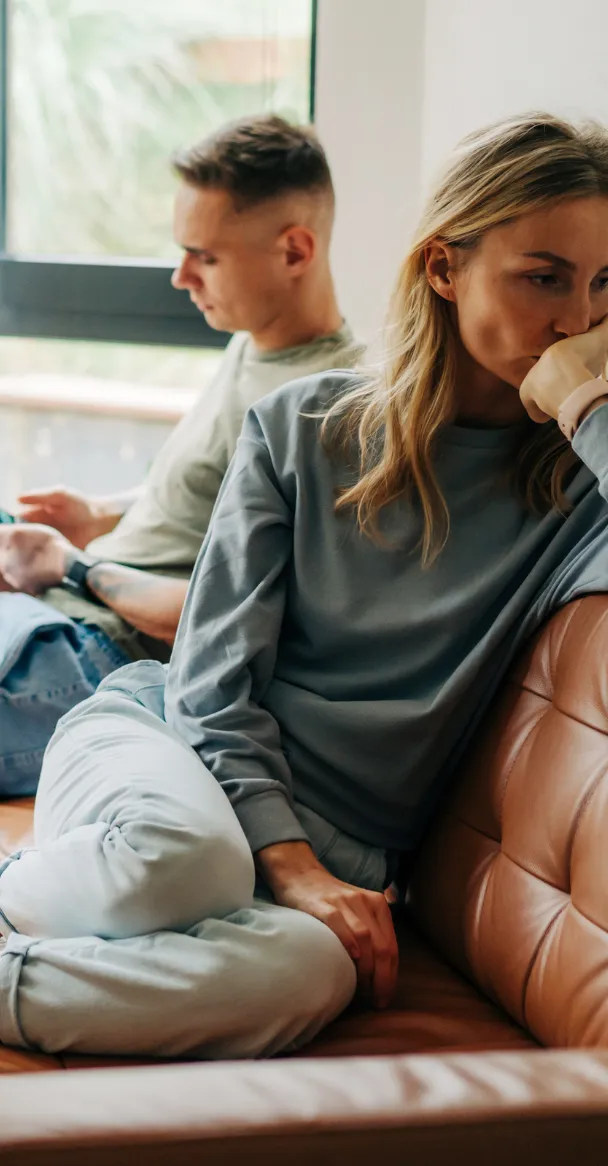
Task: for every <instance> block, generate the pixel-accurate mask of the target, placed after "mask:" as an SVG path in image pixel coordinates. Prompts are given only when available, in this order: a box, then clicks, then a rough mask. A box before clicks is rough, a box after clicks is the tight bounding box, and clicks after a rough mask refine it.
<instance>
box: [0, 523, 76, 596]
mask: <svg viewBox="0 0 608 1166" xmlns="http://www.w3.org/2000/svg"><path fill="white" fill-rule="evenodd" d="M71 550H72V548H71V544H70V543H69V542H68V540H67V539H65V538H63V536H62V535H60V534H58V533H57V531H56V530H51V528H50V527H48V526H33V525H32V526H30V525H21V524H16V525H15V526H8V525H7V526H4V525H2V526H0V578H2V579H3V580H4V583H5V585H7V586H5V587H4V589H5V590H13V591H25V592H26V594H27V595H39V594H40V593H41V592H42V591H46V590H47V588H48V587H54V586H56V585H57V584H58V583H61V580H62V579H63V577H64V575H65V573H66V568H67V565H68V562H69V558H70V552H71Z"/></svg>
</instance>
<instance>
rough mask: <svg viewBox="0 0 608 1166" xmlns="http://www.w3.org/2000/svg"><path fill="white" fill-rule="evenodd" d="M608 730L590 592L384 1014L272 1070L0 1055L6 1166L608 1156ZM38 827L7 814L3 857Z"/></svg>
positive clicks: (568, 616) (539, 646) (603, 651)
mask: <svg viewBox="0 0 608 1166" xmlns="http://www.w3.org/2000/svg"><path fill="white" fill-rule="evenodd" d="M607 734H608V597H606V596H591V597H589V598H587V599H584V600H582V601H578V602H576V603H573V604H571V605H570V606H569V607H567V608H565V609H564V610H563V611H562V612H560V613H559V614H558V615H557V616H555V617H554V618H553V620H552V621H551V622H550V624H549V625H548V626H547V627H546V628H545V629H544V631H543V632H542V634H541V635H540V636H539V637H538V639H537V640H536V642H535V643H534V644H533V645H532V646H531V647H530V649H529V650H528V651H527V652H526V654H525V657H524V658H523V659H522V660H521V661H520V662H519V664H518V665H517V666H516V668H515V669H514V671H513V672H512V674H511V676H510V677H509V679H508V681H507V683H506V684H505V685H504V687H503V689H502V692H501V694H500V697H499V699H498V700H497V702H496V704H495V707H494V709H493V710H492V712H491V714H490V716H489V717H488V718H487V720H486V722H485V725H484V727H483V730H482V732H481V733H480V735H479V737H478V739H477V741H476V743H475V746H474V748H473V749H472V750H471V751H470V753H469V755H468V757H467V758H466V760H465V762H464V764H463V765H462V770H461V773H460V776H459V779H458V781H457V782H456V784H455V786H454V789H453V792H452V793H451V794H450V796H449V798H448V799H446V805H445V806H444V808H443V809H442V812H441V814H440V816H439V817H438V819H437V821H436V822H435V823H434V825H433V828H432V830H431V831H430V833H429V835H428V837H427V838H426V839H425V842H424V845H423V847H422V848H421V852H420V854H419V856H418V858H417V861H416V864H415V866H414V869H413V872H412V876H411V883H410V905H409V909H408V911H407V913H406V914H404V916H403V918H401V919H400V921H399V928H400V938H401V976H400V988H399V995H398V999H397V1001H396V1003H395V1005H394V1007H393V1008H392V1009H391V1010H390V1011H388V1012H385V1013H371V1012H365V1011H361V1010H357V1009H355V1008H353V1009H351V1010H350V1011H349V1012H348V1013H347V1014H345V1015H343V1016H342V1017H341V1018H340V1019H339V1020H337V1021H336V1022H335V1023H334V1024H333V1025H331V1026H330V1028H328V1029H327V1030H326V1031H325V1032H324V1033H323V1034H321V1036H320V1037H318V1038H317V1040H316V1041H315V1042H314V1043H313V1044H312V1045H311V1046H309V1047H308V1048H307V1049H306V1050H304V1051H303V1052H301V1053H300V1054H298V1056H296V1057H293V1058H289V1059H277V1060H274V1061H272V1062H265V1063H261V1062H257V1063H251V1062H242V1063H230V1064H162V1065H155V1066H154V1067H149V1066H144V1065H134V1064H132V1063H131V1064H130V1065H128V1066H126V1067H125V1066H124V1065H123V1066H120V1067H117V1065H116V1063H115V1062H114V1063H110V1062H108V1061H105V1062H103V1063H102V1062H100V1061H97V1062H95V1061H93V1060H86V1059H85V1058H77V1057H73V1056H62V1057H48V1056H44V1055H42V1054H39V1053H37V1052H35V1051H32V1052H28V1053H24V1052H22V1051H18V1050H14V1049H8V1048H2V1049H0V1160H1V1163H2V1166H12V1164H19V1166H26V1164H30V1163H31V1164H34V1163H38V1162H40V1163H45V1164H46V1166H52V1164H55V1163H57V1164H60V1163H61V1164H65V1166H70V1164H71V1163H87V1164H88V1163H91V1164H93V1166H96V1164H99V1166H102V1164H103V1166H105V1164H106V1163H107V1164H108V1166H109V1164H110V1163H112V1164H113V1166H121V1164H123V1163H127V1162H128V1163H129V1164H131V1166H134V1164H136V1163H140V1162H141V1163H144V1162H145V1163H146V1164H147V1166H155V1164H157V1163H170V1164H172V1166H173V1164H174V1166H185V1164H186V1163H198V1162H201V1163H203V1162H204V1163H205V1166H219V1164H220V1163H221V1164H222V1166H230V1164H233V1163H234V1164H236V1163H264V1166H275V1163H276V1164H277V1166H278V1164H279V1163H280V1164H281V1166H284V1164H285V1163H286V1162H289V1166H300V1164H304V1163H306V1164H308V1163H314V1164H315V1166H316V1164H319V1166H324V1164H326V1163H327V1164H329V1163H331V1164H332V1166H341V1164H342V1163H346V1164H348V1166H359V1164H363V1163H365V1166H369V1164H370V1163H377V1164H378V1166H388V1164H392V1163H404V1164H405V1163H407V1166H418V1164H424V1166H427V1164H429V1166H430V1164H431V1163H432V1164H436V1163H439V1162H441V1163H444V1162H445V1163H449V1166H458V1164H460V1163H466V1164H467V1166H474V1164H479V1166H506V1164H507V1163H508V1164H509V1166H512V1164H513V1163H516V1164H517V1166H527V1164H534V1166H542V1164H544V1163H551V1166H560V1164H562V1163H574V1162H576V1163H577V1164H578V1163H580V1164H581V1166H582V1164H583V1163H585V1164H591V1166H595V1164H596V1163H597V1164H598V1166H599V1164H600V1163H606V1162H608V740H607ZM30 827H31V805H30V804H26V803H23V802H22V803H12V804H6V805H3V806H0V854H2V853H3V852H10V851H12V850H14V849H15V848H16V847H18V846H19V845H20V844H22V843H23V841H24V840H26V839H27V838H28V834H29V831H30ZM85 1069H86V1070H87V1071H86V1072H85V1071H83V1070H85ZM75 1070H79V1071H78V1072H76V1071H75ZM66 1071H67V1072H66Z"/></svg>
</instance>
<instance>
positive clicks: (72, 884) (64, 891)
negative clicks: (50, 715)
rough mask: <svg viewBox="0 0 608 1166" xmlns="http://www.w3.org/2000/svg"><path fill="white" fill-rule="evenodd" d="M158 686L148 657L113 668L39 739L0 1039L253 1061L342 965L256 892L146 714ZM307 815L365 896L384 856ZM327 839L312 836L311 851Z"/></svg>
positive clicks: (331, 1002)
mask: <svg viewBox="0 0 608 1166" xmlns="http://www.w3.org/2000/svg"><path fill="white" fill-rule="evenodd" d="M138 677H141V678H143V683H142V685H140V686H139V689H138V684H137V679H138ZM121 678H122V679H121ZM163 681H164V672H163V669H162V668H161V666H160V665H157V664H155V663H154V662H152V661H147V662H145V664H143V665H142V664H134V665H129V666H127V668H124V669H121V670H120V671H119V672H118V673H116V674H115V676H114V677H112V678H110V681H105V682H104V684H103V685H102V686H101V688H100V689H99V691H98V692H97V693H96V694H95V695H94V696H92V697H91V698H90V699H89V700H87V701H85V702H84V703H83V704H81V705H79V706H78V707H77V708H76V709H74V710H72V711H71V712H70V713H68V714H67V715H66V716H65V717H64V718H63V719H62V721H61V722H60V724H59V727H58V729H57V732H56V733H55V735H54V737H53V739H52V741H51V744H50V745H49V748H48V750H47V753H46V756H45V761H44V765H43V770H42V776H41V780H40V787H39V791H38V796H37V800H36V808H35V819H34V829H35V846H34V848H32V849H27V850H24V851H21V852H20V853H19V854H17V855H14V856H12V858H10V859H8V861H7V862H5V863H4V864H3V865H1V866H0V934H2V935H3V937H4V939H5V942H4V946H3V947H0V1041H1V1042H3V1043H6V1044H14V1045H20V1046H23V1047H26V1048H38V1049H42V1050H44V1051H46V1052H62V1051H72V1052H85V1053H100V1054H102V1053H109V1054H112V1053H114V1054H150V1055H157V1056H178V1055H180V1054H190V1055H196V1056H200V1057H206V1058H230V1057H255V1056H269V1055H271V1054H273V1053H276V1052H279V1051H281V1050H287V1049H294V1048H297V1047H298V1046H299V1045H301V1044H303V1043H305V1042H306V1041H308V1040H310V1039H311V1038H312V1037H313V1036H314V1035H315V1034H316V1033H317V1032H318V1031H319V1029H320V1028H322V1027H323V1026H324V1025H325V1024H327V1023H328V1022H329V1021H330V1020H332V1019H333V1018H334V1017H335V1016H336V1015H337V1014H338V1013H339V1012H340V1011H341V1010H342V1009H343V1008H344V1007H345V1006H346V1005H347V1004H348V1003H349V1001H350V999H351V998H352V995H353V993H354V989H355V971H354V967H353V964H352V962H351V960H350V958H349V956H348V955H347V953H346V951H345V950H344V948H343V947H342V945H341V943H340V942H339V940H338V939H337V938H336V936H335V935H334V934H333V932H331V931H330V930H329V928H327V927H326V926H325V925H324V924H322V923H320V922H319V921H318V920H316V919H314V918H312V917H311V916H309V915H306V914H304V913H302V912H299V911H293V910H289V909H287V908H283V907H278V906H276V905H275V904H274V903H272V902H268V901H265V900H264V899H260V898H255V897H254V883H255V872H254V863H253V858H252V855H251V852H250V849H249V846H248V844H247V841H246V839H245V836H244V834H243V832H242V830H241V827H240V825H239V823H238V820H237V818H236V816H235V814H234V812H233V810H232V807H231V806H230V803H229V802H228V799H227V798H226V796H225V794H224V793H223V791H222V790H221V788H220V787H219V785H218V784H217V782H216V781H215V779H214V778H213V776H212V775H211V774H210V773H209V771H208V770H207V769H206V768H205V766H204V765H203V763H202V762H201V761H200V759H199V758H198V756H197V755H196V754H195V753H194V752H193V751H192V750H191V749H190V748H189V747H188V746H187V745H185V744H184V743H183V742H182V741H181V740H180V739H179V738H178V737H177V736H176V734H175V733H174V732H173V731H172V730H171V729H170V728H169V727H168V726H167V725H166V724H165V722H164V720H163V719H162V718H161V717H160V716H157V715H156V714H155V712H154V711H152V709H153V708H154V700H155V699H159V694H160V693H161V690H162V683H163ZM142 690H144V691H146V692H149V693H151V700H150V701H148V705H149V707H146V701H145V700H144V701H143V703H142V702H141V692H142ZM155 694H156V695H155ZM302 813H303V819H306V826H307V828H309V832H314V829H315V821H314V819H315V816H314V815H312V816H311V815H310V812H309V811H304V810H302ZM318 822H319V825H320V827H321V830H320V833H321V834H322V833H323V829H322V827H323V826H324V827H325V829H326V832H327V833H328V839H326V840H325V843H326V844H327V845H326V848H327V849H328V852H329V851H331V854H329V861H328V862H327V865H328V866H330V867H331V866H332V865H333V868H334V870H335V873H341V877H343V878H345V879H347V880H348V881H358V882H360V884H361V885H368V886H373V887H374V889H378V890H380V889H381V887H382V885H383V882H384V877H385V874H386V863H385V862H384V855H383V852H380V851H376V850H373V849H369V852H367V851H366V848H365V847H363V848H361V845H360V844H354V845H353V840H350V839H347V838H346V837H345V836H344V835H339V833H338V832H337V831H335V830H334V829H333V828H331V827H329V826H328V825H327V824H326V823H322V821H321V820H318ZM325 843H324V842H323V840H322V841H321V844H320V845H316V844H315V842H314V841H313V845H316V849H317V852H318V853H319V855H320V857H323V855H322V851H323V849H324V845H325ZM323 861H325V859H323ZM355 875H356V876H357V879H356V880H355V877H354V876H355Z"/></svg>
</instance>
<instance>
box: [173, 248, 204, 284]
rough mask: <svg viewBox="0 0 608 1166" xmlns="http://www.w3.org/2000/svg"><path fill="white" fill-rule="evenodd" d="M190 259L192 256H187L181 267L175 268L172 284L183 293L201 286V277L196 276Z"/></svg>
mask: <svg viewBox="0 0 608 1166" xmlns="http://www.w3.org/2000/svg"><path fill="white" fill-rule="evenodd" d="M189 259H190V256H189V255H186V256H185V258H184V259H182V261H181V263H180V265H179V267H176V268H175V271H174V272H173V274H172V276H171V283H172V284H173V287H175V288H177V289H178V291H182V290H184V289H186V288H193V287H194V288H198V287H200V286H201V279H200V276H198V275H195V273H194V272H193V271H192V269H191V266H190V263H189Z"/></svg>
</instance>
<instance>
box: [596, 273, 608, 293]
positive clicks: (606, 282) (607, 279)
mask: <svg viewBox="0 0 608 1166" xmlns="http://www.w3.org/2000/svg"><path fill="white" fill-rule="evenodd" d="M596 286H597V290H598V291H601V292H605V291H606V290H608V275H603V276H602V278H601V279H598V280H597V281H596Z"/></svg>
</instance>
